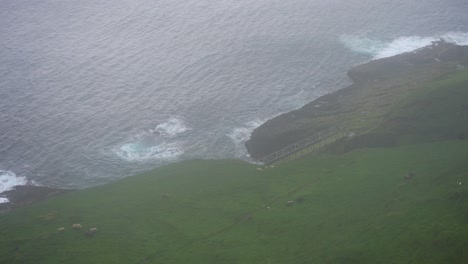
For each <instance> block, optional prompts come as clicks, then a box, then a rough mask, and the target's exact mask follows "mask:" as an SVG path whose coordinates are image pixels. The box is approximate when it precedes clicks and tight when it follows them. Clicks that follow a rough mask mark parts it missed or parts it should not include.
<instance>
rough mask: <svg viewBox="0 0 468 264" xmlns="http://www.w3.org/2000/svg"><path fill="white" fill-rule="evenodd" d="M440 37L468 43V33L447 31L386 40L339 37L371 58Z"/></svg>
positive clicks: (393, 52)
mask: <svg viewBox="0 0 468 264" xmlns="http://www.w3.org/2000/svg"><path fill="white" fill-rule="evenodd" d="M440 39H444V40H445V41H447V42H450V43H454V44H458V45H468V33H465V32H448V33H445V34H442V35H439V36H429V37H421V36H402V37H399V38H396V39H393V40H391V41H388V42H385V41H382V40H378V39H373V38H369V37H358V36H352V35H342V36H341V37H340V41H341V43H343V45H344V46H345V47H347V48H348V49H350V50H352V51H354V52H356V53H359V54H364V55H368V56H371V57H372V58H373V59H381V58H386V57H391V56H394V55H397V54H401V53H405V52H410V51H414V50H416V49H419V48H422V47H425V46H428V45H430V44H431V42H433V41H437V40H440Z"/></svg>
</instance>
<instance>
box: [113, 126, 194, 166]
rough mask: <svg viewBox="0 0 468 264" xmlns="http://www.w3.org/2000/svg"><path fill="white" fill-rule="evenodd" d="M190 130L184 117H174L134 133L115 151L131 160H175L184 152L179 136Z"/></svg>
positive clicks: (125, 158) (121, 156) (123, 157)
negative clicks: (146, 129)
mask: <svg viewBox="0 0 468 264" xmlns="http://www.w3.org/2000/svg"><path fill="white" fill-rule="evenodd" d="M189 130H190V128H189V127H187V126H186V124H185V122H184V121H183V120H182V119H180V118H175V117H173V118H170V119H169V120H167V121H166V122H164V123H161V124H159V125H157V126H156V127H155V128H154V129H150V130H149V131H143V132H141V133H139V134H137V135H134V136H133V137H132V138H131V139H130V140H128V141H127V142H125V143H123V144H121V145H119V146H117V147H116V148H114V150H113V152H114V153H115V154H117V156H119V157H120V158H122V159H124V160H126V161H130V162H145V161H148V160H166V161H167V160H174V159H177V157H179V156H180V155H182V154H184V149H183V147H182V142H181V141H180V140H178V139H177V138H178V137H179V136H181V135H182V134H183V133H185V132H186V131H189Z"/></svg>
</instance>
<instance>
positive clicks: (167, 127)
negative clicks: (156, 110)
mask: <svg viewBox="0 0 468 264" xmlns="http://www.w3.org/2000/svg"><path fill="white" fill-rule="evenodd" d="M188 130H190V128H188V127H187V126H186V124H185V122H184V121H183V120H182V119H180V118H176V117H172V118H170V119H169V120H168V121H166V122H164V123H161V124H159V125H157V126H156V128H155V129H154V130H152V132H155V133H157V134H159V135H161V136H163V137H168V138H174V137H177V136H178V135H180V134H182V133H184V132H186V131H188Z"/></svg>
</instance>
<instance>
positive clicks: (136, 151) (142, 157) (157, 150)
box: [114, 142, 184, 162]
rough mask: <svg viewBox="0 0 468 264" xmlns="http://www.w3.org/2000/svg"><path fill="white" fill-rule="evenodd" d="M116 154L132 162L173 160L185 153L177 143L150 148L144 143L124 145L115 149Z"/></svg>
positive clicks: (150, 146)
mask: <svg viewBox="0 0 468 264" xmlns="http://www.w3.org/2000/svg"><path fill="white" fill-rule="evenodd" d="M114 152H115V153H116V154H117V155H118V156H119V157H120V158H122V159H124V160H126V161H131V162H141V161H148V160H172V159H175V158H177V157H178V156H180V155H182V154H183V153H184V151H183V150H182V149H181V148H179V147H178V146H177V144H176V143H161V144H159V145H153V146H152V145H149V146H148V145H145V144H143V143H142V142H132V143H126V144H123V145H121V146H119V147H118V148H117V149H115V151H114Z"/></svg>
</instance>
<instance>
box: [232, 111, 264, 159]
mask: <svg viewBox="0 0 468 264" xmlns="http://www.w3.org/2000/svg"><path fill="white" fill-rule="evenodd" d="M264 122H265V120H260V119H256V120H252V121H250V122H247V123H245V124H243V125H242V126H239V127H236V128H234V129H233V130H232V131H231V132H230V133H228V134H227V135H226V136H228V137H229V138H230V139H231V140H232V141H233V142H234V144H235V154H236V157H246V156H248V153H247V149H246V148H245V146H244V143H245V142H246V141H247V140H248V139H249V138H250V134H251V133H252V132H253V131H254V129H255V128H257V127H259V126H260V125H261V124H263V123H264Z"/></svg>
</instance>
